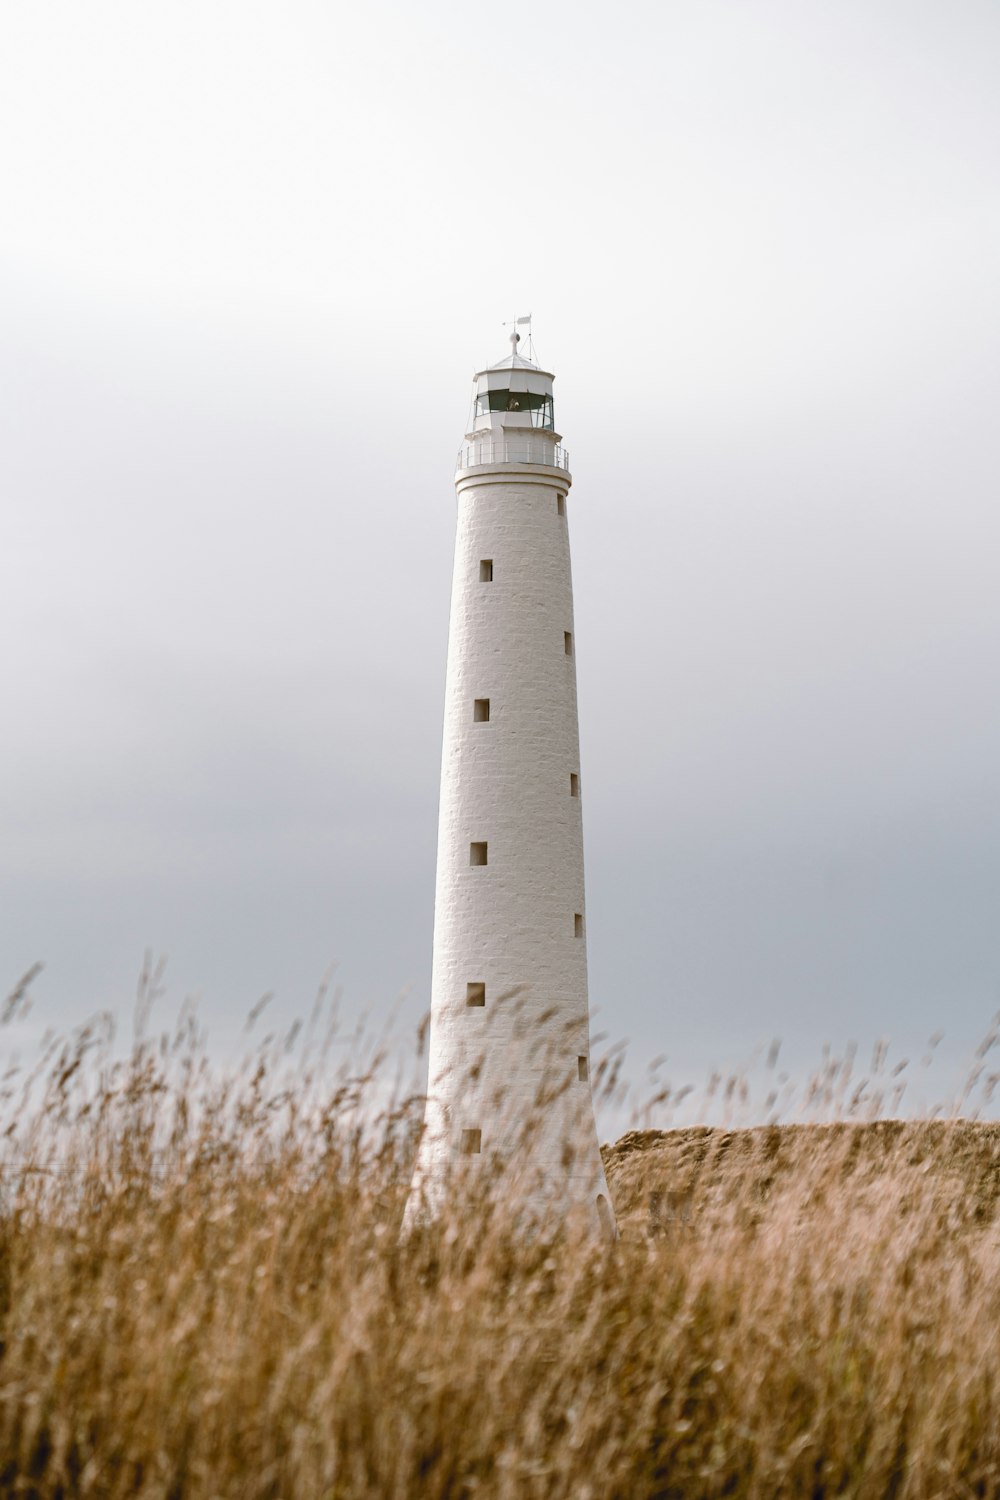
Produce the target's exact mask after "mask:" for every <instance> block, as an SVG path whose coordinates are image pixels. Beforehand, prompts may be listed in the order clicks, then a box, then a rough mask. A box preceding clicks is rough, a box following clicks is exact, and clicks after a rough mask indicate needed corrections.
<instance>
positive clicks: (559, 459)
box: [455, 437, 569, 469]
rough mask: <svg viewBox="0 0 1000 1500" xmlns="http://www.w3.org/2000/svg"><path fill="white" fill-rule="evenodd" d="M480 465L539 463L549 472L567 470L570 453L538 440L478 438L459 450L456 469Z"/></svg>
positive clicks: (562, 448) (558, 444)
mask: <svg viewBox="0 0 1000 1500" xmlns="http://www.w3.org/2000/svg"><path fill="white" fill-rule="evenodd" d="M480 464H542V465H543V466H544V467H545V468H548V469H569V450H568V449H567V448H564V447H563V446H562V444H561V443H546V442H541V441H539V439H538V438H530V437H525V438H511V439H507V440H504V441H501V440H500V439H498V438H480V439H479V440H478V441H476V442H474V443H465V444H463V446H462V447H461V448H459V450H458V459H457V461H456V464H455V467H456V468H458V469H475V468H478V466H479V465H480Z"/></svg>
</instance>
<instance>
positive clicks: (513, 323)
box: [503, 313, 531, 354]
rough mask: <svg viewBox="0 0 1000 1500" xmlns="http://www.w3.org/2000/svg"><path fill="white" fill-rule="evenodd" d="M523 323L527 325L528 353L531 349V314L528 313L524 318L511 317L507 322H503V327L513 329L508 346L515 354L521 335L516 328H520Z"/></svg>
mask: <svg viewBox="0 0 1000 1500" xmlns="http://www.w3.org/2000/svg"><path fill="white" fill-rule="evenodd" d="M525 323H527V325H528V350H529V353H530V350H531V314H530V313H529V314H528V316H527V317H526V318H511V320H510V322H509V323H505V324H504V325H503V326H504V327H505V328H512V329H513V330H514V331H513V333H512V334H511V336H510V347H511V349H512V350H513V351H514V353H515V354H516V353H517V346H518V344H519V343H520V342H521V335H520V334H519V333H518V331H517V330H518V328H520V327H521V326H522V325H523V324H525Z"/></svg>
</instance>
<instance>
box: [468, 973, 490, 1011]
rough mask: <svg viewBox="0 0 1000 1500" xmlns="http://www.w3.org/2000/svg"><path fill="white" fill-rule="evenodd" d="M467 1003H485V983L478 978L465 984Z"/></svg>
mask: <svg viewBox="0 0 1000 1500" xmlns="http://www.w3.org/2000/svg"><path fill="white" fill-rule="evenodd" d="M465 1003H466V1005H485V1004H486V986H485V984H482V983H481V982H480V981H479V980H478V979H477V980H475V981H473V982H470V983H469V984H467V985H466V986H465Z"/></svg>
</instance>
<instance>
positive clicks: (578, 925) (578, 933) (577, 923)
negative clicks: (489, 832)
mask: <svg viewBox="0 0 1000 1500" xmlns="http://www.w3.org/2000/svg"><path fill="white" fill-rule="evenodd" d="M484 847H485V845H484ZM485 863H486V861H485V860H483V864H485ZM573 936H574V937H583V912H582V911H578V912H574V913H573Z"/></svg>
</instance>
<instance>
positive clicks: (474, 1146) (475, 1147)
mask: <svg viewBox="0 0 1000 1500" xmlns="http://www.w3.org/2000/svg"><path fill="white" fill-rule="evenodd" d="M482 1149H483V1132H482V1131H481V1130H463V1131H462V1155H463V1156H478V1155H479V1154H480V1152H481V1151H482Z"/></svg>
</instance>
